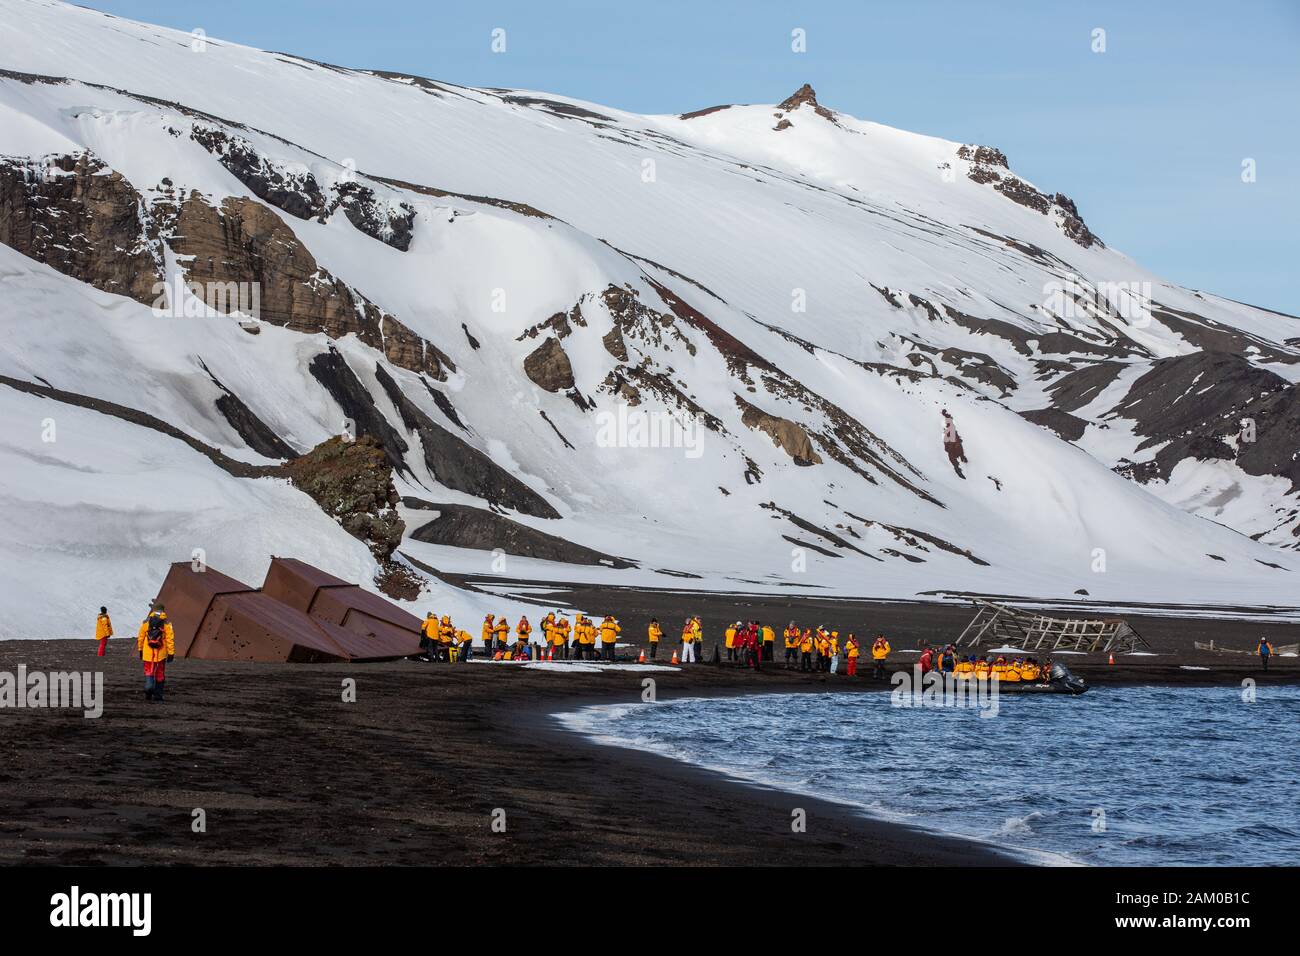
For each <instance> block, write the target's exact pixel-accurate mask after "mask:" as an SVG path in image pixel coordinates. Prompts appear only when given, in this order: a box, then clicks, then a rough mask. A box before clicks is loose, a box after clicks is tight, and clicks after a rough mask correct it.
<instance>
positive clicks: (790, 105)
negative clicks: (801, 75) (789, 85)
mask: <svg viewBox="0 0 1300 956" xmlns="http://www.w3.org/2000/svg"><path fill="white" fill-rule="evenodd" d="M805 103H811V104H812V105H813V106H814V107H816V106H818V105H820V104H819V103H818V102H817V91H816V90H814V89H813V88H812V86H811V85H809V84H807V83H805V84H804V85H803V86H801V87H799V89H797V90H795V91H794V92H793V93H791V94H790V95H789V96H787V97H786V98H785V99H784V100H782V101H781V102H780V103H778V104H777V107H776V108H777V109H779V110H797V109H798V108H799V107H801V106H803V105H804V104H805Z"/></svg>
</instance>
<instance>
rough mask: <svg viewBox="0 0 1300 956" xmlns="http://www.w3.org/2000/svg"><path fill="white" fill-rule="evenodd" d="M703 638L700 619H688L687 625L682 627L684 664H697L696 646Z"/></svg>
mask: <svg viewBox="0 0 1300 956" xmlns="http://www.w3.org/2000/svg"><path fill="white" fill-rule="evenodd" d="M702 637H703V629H702V628H701V627H700V619H699V618H698V617H690V618H687V619H686V623H685V624H684V625H682V663H683V664H685V663H687V662H688V661H689V662H690V663H692V664H694V663H695V645H696V644H697V643H699V642H700V640H701V639H702Z"/></svg>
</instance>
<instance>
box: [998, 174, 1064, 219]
mask: <svg viewBox="0 0 1300 956" xmlns="http://www.w3.org/2000/svg"><path fill="white" fill-rule="evenodd" d="M993 188H994V189H996V190H997V191H998V192H1000V193H1001V194H1002V195H1004V196H1006V197H1007V198H1008V199H1010V200H1011V201H1012V202H1015V203H1019V204H1020V205H1022V206H1024V207H1025V208H1027V209H1032V210H1034V211H1035V212H1041V213H1043V214H1044V215H1046V214H1047V210H1049V209H1051V208H1052V201H1051V200H1050V199H1048V198H1047V197H1046V196H1044V195H1043V194H1042V193H1040V192H1039V191H1038V190H1037V189H1035V188H1034V187H1033V186H1031V185H1029V183H1027V182H1025V181H1024V180H1023V179H1017V178H1016V177H1015V176H1007V177H1006V178H1005V179H1003V180H1002V181H1001V182H1000V183H998V184H997V185H996V186H994V187H993Z"/></svg>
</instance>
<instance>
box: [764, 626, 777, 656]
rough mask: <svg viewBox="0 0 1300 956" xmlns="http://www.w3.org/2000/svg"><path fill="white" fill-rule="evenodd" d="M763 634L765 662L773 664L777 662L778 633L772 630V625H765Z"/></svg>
mask: <svg viewBox="0 0 1300 956" xmlns="http://www.w3.org/2000/svg"><path fill="white" fill-rule="evenodd" d="M762 633H763V660H765V661H768V662H772V661H775V660H776V631H774V630H772V627H771V625H769V624H764V625H763V627H762Z"/></svg>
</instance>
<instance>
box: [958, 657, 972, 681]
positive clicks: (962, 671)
mask: <svg viewBox="0 0 1300 956" xmlns="http://www.w3.org/2000/svg"><path fill="white" fill-rule="evenodd" d="M952 672H953V673H954V674H956V675H957V676H958V677H960V678H963V679H969V678H972V677H974V676H975V658H973V657H968V658H966V659H965V660H964V661H958V662H957V666H956V667H954V668H953V670H952Z"/></svg>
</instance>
